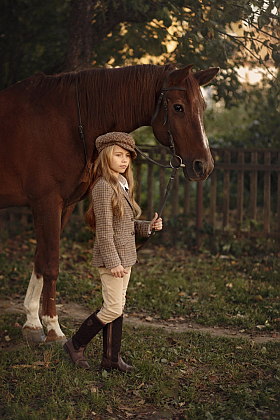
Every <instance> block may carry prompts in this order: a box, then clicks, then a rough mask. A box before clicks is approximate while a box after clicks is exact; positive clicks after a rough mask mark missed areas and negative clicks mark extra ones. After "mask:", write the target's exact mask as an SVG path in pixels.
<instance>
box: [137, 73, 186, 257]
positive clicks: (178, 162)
mask: <svg viewBox="0 0 280 420" xmlns="http://www.w3.org/2000/svg"><path fill="white" fill-rule="evenodd" d="M173 71H175V70H171V71H169V72H168V73H167V75H166V77H165V80H164V83H163V87H162V90H161V93H160V96H159V98H158V101H157V105H156V109H155V112H154V115H153V117H152V121H151V125H153V122H154V120H155V119H156V117H157V115H158V113H159V110H160V106H161V103H162V101H163V107H164V121H163V124H162V125H165V124H166V123H167V133H168V141H169V148H170V150H171V152H172V155H173V156H172V158H171V159H170V163H169V165H162V164H161V163H159V162H156V161H155V160H153V159H151V158H150V157H149V156H147V155H146V154H145V153H143V152H142V151H141V150H140V149H138V147H135V149H136V150H137V152H139V153H140V155H142V156H144V157H145V158H146V159H148V160H149V161H150V162H152V163H155V164H156V165H158V166H161V167H163V168H172V173H171V176H170V178H169V181H168V184H167V187H166V192H165V195H164V198H163V201H162V203H161V207H160V210H159V212H158V217H157V219H159V218H160V217H161V215H162V212H163V209H164V206H165V203H166V200H167V197H168V194H169V192H170V190H171V187H172V183H173V181H174V179H175V175H176V172H177V170H178V169H179V168H180V167H185V165H184V164H183V160H182V158H181V157H180V156H178V155H176V151H175V144H174V139H173V135H172V131H171V125H170V120H169V115H168V100H167V98H166V92H168V91H170V90H184V91H185V90H186V89H185V88H183V87H179V86H171V87H166V85H167V82H168V77H169V75H170V74H171V73H172V72H173ZM154 234H155V229H152V232H151V235H150V236H149V238H148V239H147V240H146V242H144V243H143V244H142V245H140V246H139V247H138V248H137V251H140V250H141V249H143V248H145V247H146V246H147V245H148V243H149V242H150V241H151V239H152V237H153V235H154Z"/></svg>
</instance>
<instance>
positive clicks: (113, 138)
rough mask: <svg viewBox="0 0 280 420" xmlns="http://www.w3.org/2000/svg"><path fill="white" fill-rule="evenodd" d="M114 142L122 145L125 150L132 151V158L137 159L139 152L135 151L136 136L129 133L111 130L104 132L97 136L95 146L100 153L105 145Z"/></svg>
mask: <svg viewBox="0 0 280 420" xmlns="http://www.w3.org/2000/svg"><path fill="white" fill-rule="evenodd" d="M114 144H116V145H118V146H120V147H122V148H123V149H125V150H128V151H129V152H131V157H132V159H135V158H136V156H137V154H136V152H135V141H134V138H133V137H132V136H131V135H130V134H128V133H122V132H114V131H113V132H111V133H106V134H103V135H102V136H99V137H97V139H96V141H95V146H96V148H97V151H98V153H100V152H101V150H103V149H105V147H108V146H113V145H114Z"/></svg>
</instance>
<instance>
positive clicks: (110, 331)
mask: <svg viewBox="0 0 280 420" xmlns="http://www.w3.org/2000/svg"><path fill="white" fill-rule="evenodd" d="M122 326H123V316H122V315H121V316H120V317H119V318H117V319H115V320H114V321H113V322H110V323H109V324H107V325H106V326H105V327H104V328H103V357H102V361H101V366H102V367H103V368H104V369H106V370H107V371H110V370H111V369H118V370H120V371H121V372H127V373H130V372H132V371H133V370H134V367H133V366H129V365H127V364H126V363H125V362H124V361H123V359H122V358H121V357H120V349H121V340H122Z"/></svg>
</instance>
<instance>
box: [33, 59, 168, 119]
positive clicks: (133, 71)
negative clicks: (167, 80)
mask: <svg viewBox="0 0 280 420" xmlns="http://www.w3.org/2000/svg"><path fill="white" fill-rule="evenodd" d="M172 68H174V67H173V66H172V65H170V64H169V65H165V66H155V65H137V66H127V67H120V68H100V69H99V68H98V69H91V70H83V71H80V72H77V73H61V74H59V75H56V76H46V75H45V74H43V73H40V74H39V75H37V76H36V77H35V80H34V86H35V85H36V86H38V88H39V89H40V95H42V96H43V95H53V94H54V93H55V92H56V93H57V92H59V93H60V94H61V95H62V98H61V100H62V101H66V100H67V95H68V93H69V91H70V89H71V88H73V86H74V83H75V80H76V81H77V86H78V92H79V101H80V106H81V111H82V114H83V115H85V116H86V117H87V121H88V122H89V123H94V125H95V126H98V127H102V126H103V124H104V118H106V115H114V116H115V119H116V121H124V122H125V123H126V124H128V125H130V124H131V123H132V122H135V121H137V120H139V119H140V120H141V118H142V117H143V116H145V115H147V113H148V112H149V111H150V110H149V104H151V106H152V108H153V107H154V101H155V92H158V93H159V92H160V89H161V87H162V84H163V81H164V77H165V74H166V72H167V71H168V70H170V69H172ZM133 105H134V106H133ZM135 105H136V106H135ZM98 117H99V118H100V120H98Z"/></svg>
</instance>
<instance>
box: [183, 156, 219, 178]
mask: <svg viewBox="0 0 280 420" xmlns="http://www.w3.org/2000/svg"><path fill="white" fill-rule="evenodd" d="M184 163H185V168H183V171H184V175H185V178H187V179H188V180H189V181H205V179H207V178H208V176H209V175H210V174H211V172H212V171H213V169H214V162H213V160H212V161H210V162H208V161H205V160H198V159H196V160H194V161H193V162H187V163H186V162H185V161H184Z"/></svg>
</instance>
